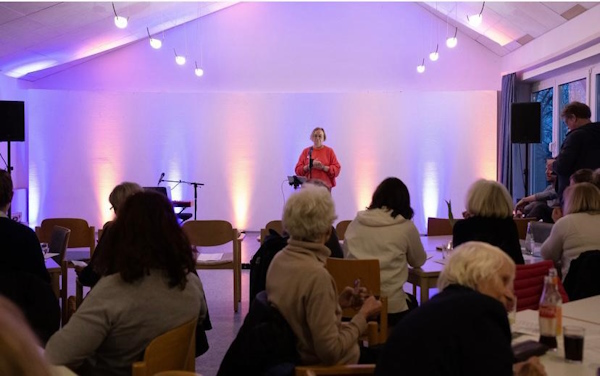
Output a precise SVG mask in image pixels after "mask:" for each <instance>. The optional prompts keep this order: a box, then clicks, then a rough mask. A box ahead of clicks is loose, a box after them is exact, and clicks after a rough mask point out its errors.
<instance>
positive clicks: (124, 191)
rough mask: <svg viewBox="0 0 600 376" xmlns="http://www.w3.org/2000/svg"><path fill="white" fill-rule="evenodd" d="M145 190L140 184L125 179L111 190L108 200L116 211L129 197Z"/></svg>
mask: <svg viewBox="0 0 600 376" xmlns="http://www.w3.org/2000/svg"><path fill="white" fill-rule="evenodd" d="M143 190H144V188H142V187H140V185H139V184H137V183H132V182H129V181H125V182H123V183H121V184H119V185H117V186H116V187H114V188H113V190H112V192H110V195H109V196H108V201H109V202H110V204H111V205H112V207H113V210H114V211H115V213H116V212H117V210H119V208H121V207H122V206H123V203H125V200H126V199H127V197H129V196H131V195H132V194H134V193H138V192H141V191H143Z"/></svg>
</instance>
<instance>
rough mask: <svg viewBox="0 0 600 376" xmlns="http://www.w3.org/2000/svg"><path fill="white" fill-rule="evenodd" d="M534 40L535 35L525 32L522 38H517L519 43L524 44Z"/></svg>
mask: <svg viewBox="0 0 600 376" xmlns="http://www.w3.org/2000/svg"><path fill="white" fill-rule="evenodd" d="M532 40H533V37H532V36H531V35H529V34H525V35H523V36H522V37H521V38H519V39H517V43H519V44H520V45H521V46H522V45H524V44H527V43H529V42H531V41H532Z"/></svg>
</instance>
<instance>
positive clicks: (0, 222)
mask: <svg viewBox="0 0 600 376" xmlns="http://www.w3.org/2000/svg"><path fill="white" fill-rule="evenodd" d="M0 226H2V227H4V228H5V229H9V230H10V231H11V233H13V234H14V235H17V234H19V235H21V236H22V235H26V236H31V237H35V238H36V239H37V235H36V234H35V231H33V230H32V229H31V228H29V227H28V226H26V225H24V224H22V223H19V222H16V221H13V220H12V219H10V218H4V217H2V218H0Z"/></svg>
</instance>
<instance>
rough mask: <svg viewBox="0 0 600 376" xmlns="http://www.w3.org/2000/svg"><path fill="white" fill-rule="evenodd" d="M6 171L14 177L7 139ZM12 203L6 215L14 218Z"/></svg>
mask: <svg viewBox="0 0 600 376" xmlns="http://www.w3.org/2000/svg"><path fill="white" fill-rule="evenodd" d="M6 159H7V162H6V172H8V175H10V176H11V179H12V166H11V165H10V141H6ZM11 206H12V205H8V211H7V212H6V215H8V218H12V216H11V213H12V208H11Z"/></svg>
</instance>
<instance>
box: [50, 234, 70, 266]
mask: <svg viewBox="0 0 600 376" xmlns="http://www.w3.org/2000/svg"><path fill="white" fill-rule="evenodd" d="M70 236H71V230H69V229H68V228H66V227H62V226H54V228H53V229H52V235H51V237H50V243H48V246H49V248H50V252H51V253H58V259H59V261H60V262H57V264H59V265H61V264H62V262H63V260H64V259H65V254H66V253H67V247H68V246H69V237H70Z"/></svg>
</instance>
